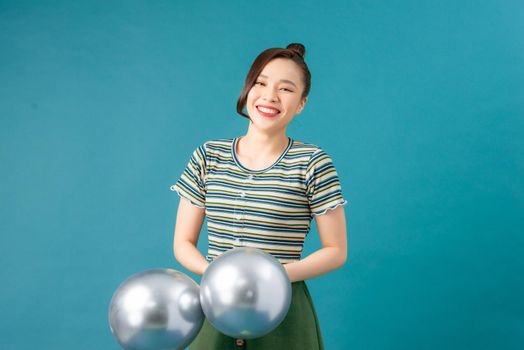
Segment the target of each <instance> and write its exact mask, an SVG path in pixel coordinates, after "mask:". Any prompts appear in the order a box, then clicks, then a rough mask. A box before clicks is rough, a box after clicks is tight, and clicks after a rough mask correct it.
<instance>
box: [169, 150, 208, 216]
mask: <svg viewBox="0 0 524 350" xmlns="http://www.w3.org/2000/svg"><path fill="white" fill-rule="evenodd" d="M206 165H207V164H206V148H205V144H203V145H201V146H199V147H197V148H196V149H195V150H194V151H193V154H192V155H191V158H190V159H189V162H188V163H187V166H186V168H185V169H184V172H183V173H182V176H180V178H179V179H178V181H177V182H176V184H174V185H173V186H171V187H170V189H171V191H176V192H177V193H178V195H179V196H181V197H184V198H186V199H188V200H189V201H190V202H191V203H193V204H194V205H196V206H197V207H199V208H205V203H206V183H205V176H206Z"/></svg>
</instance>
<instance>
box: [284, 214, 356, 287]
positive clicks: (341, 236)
mask: <svg viewBox="0 0 524 350" xmlns="http://www.w3.org/2000/svg"><path fill="white" fill-rule="evenodd" d="M315 221H316V224H317V229H318V233H319V234H320V240H321V241H322V248H320V249H319V250H317V251H316V252H314V253H312V254H310V255H308V256H307V257H306V258H305V259H302V260H300V261H297V262H292V263H289V264H284V265H283V266H284V268H285V269H286V271H287V274H288V276H289V279H290V280H291V282H296V281H302V280H306V279H310V278H313V277H317V276H320V275H323V274H325V273H328V272H330V271H332V270H335V269H338V268H339V267H341V266H343V265H344V264H345V263H346V259H347V238H346V235H347V233H346V214H345V212H344V207H343V206H339V207H338V208H336V209H333V210H328V211H327V212H326V213H325V214H322V215H316V216H315Z"/></svg>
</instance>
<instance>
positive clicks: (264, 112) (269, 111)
mask: <svg viewBox="0 0 524 350" xmlns="http://www.w3.org/2000/svg"><path fill="white" fill-rule="evenodd" d="M256 108H257V111H258V114H260V115H261V116H263V117H266V118H272V117H275V116H277V115H279V114H280V111H279V110H278V109H276V108H272V107H266V106H256Z"/></svg>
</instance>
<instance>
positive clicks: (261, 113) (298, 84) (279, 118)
mask: <svg viewBox="0 0 524 350" xmlns="http://www.w3.org/2000/svg"><path fill="white" fill-rule="evenodd" d="M303 91H304V83H303V82H302V71H301V70H300V68H299V67H298V66H297V65H296V63H295V62H293V61H292V60H290V59H286V58H275V59H273V60H271V61H270V62H269V63H268V64H266V66H265V67H264V69H263V70H262V72H261V73H260V75H259V76H258V77H257V79H256V80H255V85H253V87H252V88H251V90H249V93H248V95H247V101H246V108H247V112H248V114H249V116H250V119H251V122H252V123H253V124H255V125H256V126H257V127H261V128H264V129H268V128H269V129H274V130H276V129H281V128H282V127H283V128H285V127H286V126H287V124H289V122H290V121H291V120H292V119H293V117H294V116H295V115H296V114H299V113H300V112H302V109H303V108H304V105H305V103H306V101H307V98H306V97H304V98H302V92H303Z"/></svg>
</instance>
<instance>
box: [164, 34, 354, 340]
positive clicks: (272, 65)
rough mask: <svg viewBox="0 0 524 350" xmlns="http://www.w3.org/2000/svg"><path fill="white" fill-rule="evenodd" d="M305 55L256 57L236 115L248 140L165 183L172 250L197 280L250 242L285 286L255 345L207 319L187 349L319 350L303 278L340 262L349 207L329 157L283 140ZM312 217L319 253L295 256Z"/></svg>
mask: <svg viewBox="0 0 524 350" xmlns="http://www.w3.org/2000/svg"><path fill="white" fill-rule="evenodd" d="M304 53H305V48H304V46H303V45H302V44H296V43H295V44H290V45H288V46H287V48H285V49H284V48H270V49H267V50H265V51H263V52H262V53H261V54H260V55H258V57H257V58H256V59H255V61H254V62H253V64H252V65H251V68H250V70H249V72H248V74H247V78H246V81H245V84H244V88H243V90H242V92H241V94H240V97H239V99H238V102H237V112H238V113H239V114H240V115H241V116H243V117H245V118H248V119H249V127H248V130H247V133H246V135H244V136H242V137H235V138H228V139H217V140H211V141H208V142H205V143H204V144H203V145H200V146H199V147H197V148H196V149H195V151H194V152H193V154H192V156H191V159H190V160H189V163H188V165H187V167H186V169H185V170H184V172H183V174H182V176H181V177H180V179H179V180H178V181H177V183H176V184H175V185H173V186H171V190H173V191H176V192H177V193H178V194H179V195H180V197H181V198H180V204H179V207H178V213H177V218H176V227H175V234H174V254H175V257H176V259H177V260H178V261H179V262H180V264H182V265H183V266H184V267H185V268H187V269H188V270H189V271H192V272H193V273H196V274H198V275H202V274H203V273H204V271H205V270H206V268H207V266H208V265H209V264H210V263H211V262H212V261H213V259H214V258H216V257H217V256H219V255H220V254H222V253H223V252H225V251H227V250H229V249H232V248H235V247H240V246H250V247H255V248H259V249H262V250H263V251H265V252H267V253H270V254H272V255H273V256H274V257H275V258H277V259H278V260H279V261H280V262H281V263H282V264H283V266H284V268H285V270H286V271H287V273H288V276H289V278H290V280H291V282H292V302H291V306H290V309H289V312H288V314H287V315H286V318H285V319H284V320H283V321H282V323H281V324H280V325H279V326H278V327H277V328H276V329H275V330H273V331H272V332H270V333H269V334H267V335H265V336H263V337H260V338H257V339H249V340H245V339H235V338H231V337H229V336H226V335H224V334H222V333H220V332H219V331H217V330H216V329H215V328H214V327H213V326H212V325H211V324H210V323H209V322H208V321H207V320H205V322H204V325H203V327H202V329H201V331H200V333H199V334H198V336H197V338H196V339H195V340H194V341H193V342H192V344H191V345H190V349H192V350H197V349H202V350H204V349H205V350H213V349H220V350H224V349H242V348H245V349H250V350H253V349H271V350H274V349H288V350H291V349H301V350H308V349H311V350H313V349H315V350H316V349H323V348H324V345H323V341H322V335H321V332H320V326H319V321H318V318H317V315H316V312H315V308H314V305H313V301H312V299H311V296H310V294H309V291H308V288H307V286H306V283H305V280H306V279H310V278H313V277H316V276H319V275H322V274H325V273H328V272H330V271H332V270H335V269H337V268H339V267H341V266H342V265H343V264H344V263H345V262H346V257H347V241H346V218H345V213H344V208H343V205H345V204H346V203H347V202H346V201H345V200H344V199H343V197H342V190H341V185H340V182H339V178H338V175H337V172H336V169H335V167H334V165H333V162H332V160H331V158H330V157H329V155H327V154H326V152H324V151H323V150H322V149H321V148H320V147H318V146H316V145H314V144H311V143H305V142H301V141H297V140H294V139H292V138H290V137H288V136H286V127H287V125H288V124H289V123H290V122H291V121H292V120H293V118H295V116H296V115H297V114H299V113H300V112H302V110H303V108H304V106H305V104H306V102H307V99H308V94H309V89H310V82H311V74H310V72H309V69H308V67H307V65H306V63H305V62H304ZM246 110H247V113H246ZM205 217H207V220H208V246H209V249H208V253H207V256H206V257H205V258H204V256H203V255H202V254H201V253H200V252H199V251H198V249H197V248H196V246H197V242H198V237H199V234H200V230H201V228H202V224H203V221H204V218H205ZM312 218H315V221H316V225H317V229H318V232H319V234H320V239H321V241H322V248H320V249H319V250H317V251H315V252H314V253H312V254H311V255H308V256H307V257H306V258H304V259H301V253H302V248H303V245H304V240H305V238H306V235H307V234H308V232H309V230H310V224H311V219H312Z"/></svg>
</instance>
